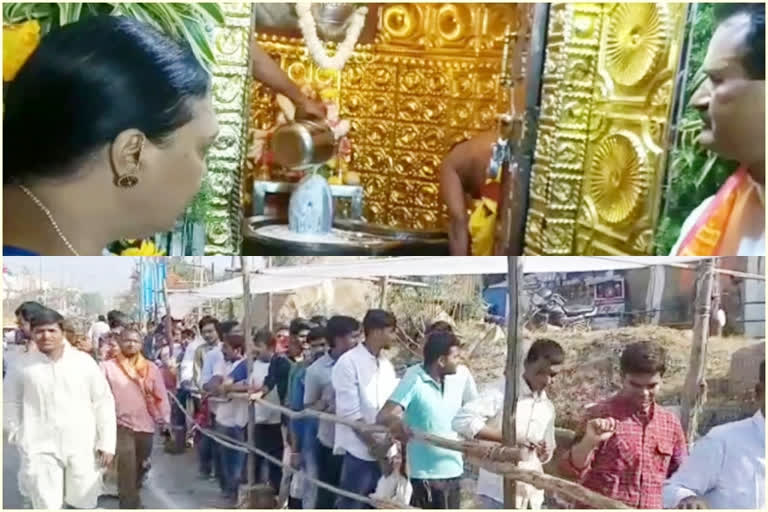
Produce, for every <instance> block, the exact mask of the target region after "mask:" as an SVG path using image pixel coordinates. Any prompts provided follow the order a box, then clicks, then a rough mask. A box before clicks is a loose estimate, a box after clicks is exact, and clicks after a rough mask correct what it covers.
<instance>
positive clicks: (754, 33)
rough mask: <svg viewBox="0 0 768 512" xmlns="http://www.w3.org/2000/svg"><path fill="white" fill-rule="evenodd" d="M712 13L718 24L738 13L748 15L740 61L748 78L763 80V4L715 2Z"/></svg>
mask: <svg viewBox="0 0 768 512" xmlns="http://www.w3.org/2000/svg"><path fill="white" fill-rule="evenodd" d="M714 14H715V21H716V23H717V24H718V25H721V24H723V23H724V22H725V21H727V20H729V19H730V18H732V17H734V16H736V15H739V14H746V15H747V16H749V30H748V31H747V35H746V37H745V38H744V55H743V56H742V61H741V63H742V65H743V66H744V69H746V71H747V74H748V75H749V78H751V79H752V80H765V4H764V3H763V2H760V3H754V4H746V3H742V4H715V7H714Z"/></svg>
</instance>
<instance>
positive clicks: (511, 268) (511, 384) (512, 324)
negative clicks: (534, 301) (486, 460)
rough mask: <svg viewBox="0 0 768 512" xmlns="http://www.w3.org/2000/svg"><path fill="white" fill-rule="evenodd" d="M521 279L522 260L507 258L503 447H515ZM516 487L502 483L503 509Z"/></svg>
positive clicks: (509, 505)
mask: <svg viewBox="0 0 768 512" xmlns="http://www.w3.org/2000/svg"><path fill="white" fill-rule="evenodd" d="M522 279H523V259H522V257H520V256H507V293H508V294H509V306H508V310H507V369H506V371H505V372H504V375H505V377H506V387H505V390H504V417H503V419H502V430H501V433H502V439H503V441H504V446H509V447H514V446H515V445H516V444H517V434H516V432H515V410H516V408H517V383H518V381H519V380H520V375H519V366H518V365H519V362H520V361H521V359H522V357H521V353H522V348H523V339H522V338H523V335H522V329H521V328H520V322H519V319H518V317H519V311H518V310H519V301H518V298H519V293H520V289H521V286H520V284H521V282H522ZM515 488H516V485H515V481H514V480H510V479H507V478H505V479H504V508H506V509H510V508H515V496H516V489H515Z"/></svg>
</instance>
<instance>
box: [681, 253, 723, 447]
mask: <svg viewBox="0 0 768 512" xmlns="http://www.w3.org/2000/svg"><path fill="white" fill-rule="evenodd" d="M714 275H715V259H714V258H706V259H703V260H701V261H699V263H698V265H697V267H696V300H695V302H694V317H693V343H692V345H691V357H690V360H689V363H688V374H687V375H686V378H685V386H684V388H683V400H682V407H681V411H680V416H681V417H680V420H681V423H682V425H683V431H684V432H685V438H686V439H687V441H688V444H689V445H690V444H691V443H692V442H693V438H694V435H695V433H696V424H697V422H698V415H699V412H700V408H701V399H702V398H703V394H702V392H701V391H702V390H701V387H702V383H703V382H704V378H705V377H704V373H705V369H706V360H707V339H708V338H709V317H710V314H711V306H712V281H713V278H714Z"/></svg>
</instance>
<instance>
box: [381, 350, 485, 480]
mask: <svg viewBox="0 0 768 512" xmlns="http://www.w3.org/2000/svg"><path fill="white" fill-rule="evenodd" d="M477 397H478V393H477V385H476V384H475V380H474V379H473V378H472V374H471V373H470V372H469V369H468V368H467V367H466V366H459V368H458V369H457V372H456V373H455V374H454V375H448V376H446V377H445V378H444V382H443V386H442V389H441V386H440V384H439V383H438V382H436V381H435V380H434V379H433V378H432V377H431V376H430V375H429V374H428V373H427V372H426V370H425V369H424V366H423V365H421V364H419V365H416V366H412V367H410V368H408V370H407V371H406V372H405V375H404V376H403V380H401V381H400V384H399V385H398V386H397V388H395V391H394V392H393V393H392V396H391V397H390V398H389V399H390V400H391V401H393V402H395V403H397V404H399V405H400V406H402V407H403V409H404V410H405V415H404V420H405V423H406V425H408V426H409V427H410V428H412V429H414V430H419V431H422V432H426V433H429V434H434V435H436V436H441V437H445V438H448V439H458V434H456V432H454V430H453V428H452V427H451V423H452V422H453V417H454V416H456V413H457V412H459V409H461V407H462V405H464V404H465V403H467V402H470V401H472V400H475V399H476V398H477ZM408 467H409V469H410V477H411V478H417V479H420V480H428V479H433V480H439V479H446V478H456V477H459V476H461V475H462V474H463V473H464V459H463V458H462V456H461V453H460V452H457V451H454V450H446V449H445V448H438V447H436V446H433V445H431V444H428V443H422V442H419V441H411V442H409V443H408Z"/></svg>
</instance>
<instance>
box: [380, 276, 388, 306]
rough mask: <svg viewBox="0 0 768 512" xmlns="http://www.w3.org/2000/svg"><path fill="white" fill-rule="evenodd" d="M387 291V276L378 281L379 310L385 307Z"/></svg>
mask: <svg viewBox="0 0 768 512" xmlns="http://www.w3.org/2000/svg"><path fill="white" fill-rule="evenodd" d="M388 289H389V276H384V277H382V278H380V279H379V291H380V293H379V309H385V308H386V307H387V291H388Z"/></svg>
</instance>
